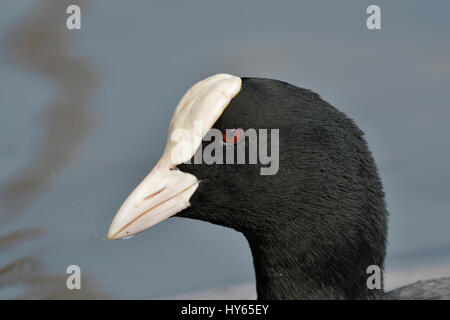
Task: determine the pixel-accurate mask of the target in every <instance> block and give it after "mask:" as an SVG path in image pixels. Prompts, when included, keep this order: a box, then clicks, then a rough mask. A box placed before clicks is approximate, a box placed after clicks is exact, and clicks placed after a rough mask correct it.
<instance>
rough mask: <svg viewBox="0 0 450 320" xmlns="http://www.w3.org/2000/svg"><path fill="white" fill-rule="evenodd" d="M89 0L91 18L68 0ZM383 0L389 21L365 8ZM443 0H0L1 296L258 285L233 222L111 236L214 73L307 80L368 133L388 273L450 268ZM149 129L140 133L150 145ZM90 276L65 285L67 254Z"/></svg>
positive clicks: (401, 277)
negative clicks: (74, 26)
mask: <svg viewBox="0 0 450 320" xmlns="http://www.w3.org/2000/svg"><path fill="white" fill-rule="evenodd" d="M70 4H77V5H79V6H80V7H81V26H82V28H81V30H68V29H67V28H66V19H67V17H68V15H67V14H66V8H67V6H68V5H70ZM370 4H377V5H379V6H380V7H381V25H382V29H381V30H374V31H371V30H368V29H367V28H366V18H367V16H368V15H367V14H366V8H367V6H368V5H370ZM449 11H450V3H449V2H448V1H433V2H424V1H395V2H394V1H359V0H358V1H357V0H354V1H345V2H342V1H340V2H339V3H337V1H334V2H332V1H317V0H314V1H313V0H311V1H260V0H258V1H256V0H255V1H250V0H248V1H220V2H219V1H206V0H204V1H189V2H183V3H181V2H177V3H175V2H168V1H144V0H131V1H118V0H91V1H76V0H72V1H66V0H20V1H14V0H5V1H2V2H1V3H0V97H1V100H0V102H1V104H0V159H1V166H0V298H166V297H169V298H172V297H194V298H200V297H209V298H214V297H239V298H252V297H254V296H255V293H254V292H255V289H254V281H255V279H254V274H253V265H252V258H251V253H250V250H249V247H248V244H247V242H246V241H245V239H244V237H243V236H242V235H241V234H239V233H237V232H234V231H232V230H229V229H225V228H222V227H219V226H215V225H212V224H208V223H204V222H200V221H193V220H187V219H181V218H172V219H169V220H167V221H165V222H163V223H161V224H159V225H157V226H155V227H153V228H152V229H151V230H148V231H146V232H143V233H142V234H140V235H139V236H138V237H135V238H133V239H130V240H127V241H103V240H101V238H102V237H105V236H106V232H107V229H108V227H109V224H110V222H111V220H112V218H113V216H114V214H115V212H116V210H117V209H118V208H119V206H120V204H121V203H122V201H123V200H124V199H125V198H126V196H127V195H128V194H129V193H130V191H132V189H133V188H134V187H135V186H136V185H137V183H138V182H140V181H141V179H142V178H143V177H144V176H145V175H146V174H147V173H148V171H149V170H150V169H151V168H152V167H153V166H154V164H155V163H156V161H157V160H158V159H159V157H160V155H161V153H162V150H163V148H164V145H165V138H166V131H167V127H168V123H169V121H170V118H171V115H172V112H173V110H174V108H175V106H176V104H177V103H178V100H179V99H180V98H181V97H182V95H183V94H184V93H185V91H186V90H187V89H188V88H189V87H190V86H191V85H192V84H194V83H195V82H197V81H199V80H201V79H203V78H205V77H207V76H209V75H212V74H215V73H221V72H225V73H231V74H234V75H238V76H251V77H267V78H274V79H281V80H284V81H287V82H290V83H292V84H294V85H297V86H300V87H304V88H308V89H311V90H313V91H315V92H317V93H319V94H320V95H321V96H322V98H323V99H325V100H326V101H328V102H329V103H331V104H332V105H333V106H335V107H337V108H338V109H340V110H341V111H343V112H345V113H346V114H347V115H348V116H349V117H351V118H353V119H354V120H355V122H356V123H357V124H358V125H359V127H360V128H361V129H362V130H363V131H364V132H365V133H366V139H367V140H368V142H369V146H370V148H371V150H372V152H373V155H374V158H375V160H376V162H377V165H378V167H379V170H380V173H381V177H382V180H383V183H384V187H385V191H386V195H387V204H388V209H389V211H390V222H389V244H388V255H387V259H386V281H385V286H386V288H387V289H390V288H394V287H397V286H400V285H402V284H407V283H410V282H413V281H415V280H418V279H427V278H432V277H438V276H444V275H447V276H450V232H449V229H450V194H449V190H450V170H449V163H450V134H449V133H450V129H449V123H448V122H449V119H450V105H449V98H448V94H449V88H450V41H449V39H450V23H449V19H448V12H449ZM142 146H145V147H144V148H143V147H142ZM71 264H76V265H79V266H80V268H81V272H82V290H81V291H77V290H74V291H68V290H66V288H65V280H66V277H67V275H66V274H65V271H66V268H67V266H68V265H71Z"/></svg>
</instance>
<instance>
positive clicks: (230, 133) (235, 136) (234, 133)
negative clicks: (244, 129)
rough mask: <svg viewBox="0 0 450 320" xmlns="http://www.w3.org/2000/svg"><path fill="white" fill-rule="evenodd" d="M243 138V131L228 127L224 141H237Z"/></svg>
mask: <svg viewBox="0 0 450 320" xmlns="http://www.w3.org/2000/svg"><path fill="white" fill-rule="evenodd" d="M240 138H241V133H240V132H239V131H238V130H236V129H227V130H225V133H224V134H223V142H226V143H236V142H238V141H239V139H240Z"/></svg>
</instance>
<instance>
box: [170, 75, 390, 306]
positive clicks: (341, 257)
mask: <svg viewBox="0 0 450 320" xmlns="http://www.w3.org/2000/svg"><path fill="white" fill-rule="evenodd" d="M214 128H217V129H220V130H222V131H225V129H229V128H241V129H243V130H246V129H248V128H254V129H257V130H258V129H274V128H278V129H279V171H278V173H277V174H275V175H267V176H264V175H260V167H261V165H250V164H246V165H242V164H231V165H230V164H228V165H221V164H212V165H206V164H202V165H198V164H182V165H179V166H178V167H179V169H180V170H182V171H184V172H189V173H192V174H194V175H195V176H196V177H197V178H199V179H203V180H202V183H200V185H199V188H198V189H197V191H196V192H195V193H194V195H193V196H192V198H191V199H190V202H191V207H190V208H188V209H186V210H184V211H182V212H180V213H178V214H177V216H179V217H188V218H193V219H200V220H204V221H208V222H211V223H215V224H219V225H222V226H226V227H229V228H233V229H235V230H237V231H239V232H242V233H243V234H244V236H245V237H246V238H247V240H248V242H249V245H250V248H251V251H252V255H253V260H254V266H255V272H256V280H257V293H258V298H260V299H367V298H381V297H382V293H383V291H382V289H380V290H377V289H375V290H370V289H368V288H367V285H366V280H367V277H368V275H367V273H366V269H367V267H368V266H370V265H377V266H379V267H380V268H381V270H383V265H384V257H385V252H386V233H387V216H388V213H387V210H386V206H385V201H384V194H383V189H382V184H381V182H380V178H379V175H378V173H377V168H376V166H375V163H374V160H373V158H372V155H371V153H370V151H369V150H368V148H367V144H366V142H365V140H364V138H363V132H362V131H361V130H359V129H358V127H357V126H356V125H355V124H354V123H353V121H352V120H350V119H349V118H348V117H346V116H345V115H344V114H343V113H342V112H340V111H338V110H337V109H335V108H334V107H333V106H331V105H330V104H328V103H327V102H325V101H324V100H322V99H321V98H320V97H319V96H318V95H317V94H316V93H314V92H311V91H309V90H306V89H302V88H298V87H295V86H293V85H290V84H288V83H285V82H281V81H276V80H269V79H255V78H243V79H242V89H241V91H240V92H239V94H238V95H237V96H236V97H235V98H234V99H233V100H232V101H231V103H230V105H229V106H228V107H227V108H226V110H225V111H224V113H223V114H222V115H221V117H220V118H219V119H218V121H217V122H216V123H215V125H214ZM269 136H270V135H269ZM203 143H204V144H207V142H203ZM269 146H270V143H269ZM247 147H248V144H247ZM223 152H224V154H225V153H226V148H225V147H224V151H223ZM269 154H270V151H269Z"/></svg>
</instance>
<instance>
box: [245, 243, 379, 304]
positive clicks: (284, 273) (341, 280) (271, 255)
mask: <svg viewBox="0 0 450 320" xmlns="http://www.w3.org/2000/svg"><path fill="white" fill-rule="evenodd" d="M245 237H246V238H247V240H248V242H249V245H250V249H251V251H252V255H253V264H254V267H255V276H256V291H257V294H258V299H260V300H274V299H281V300H289V299H377V298H378V295H380V294H382V291H381V292H372V291H370V290H368V289H367V286H366V280H365V278H364V277H365V274H363V275H362V276H358V275H354V272H352V270H342V269H341V270H339V267H337V268H335V267H334V266H333V265H331V264H332V263H333V262H332V261H329V260H327V257H326V256H321V255H319V254H318V253H317V252H313V251H312V250H308V249H305V248H302V247H301V246H296V244H297V243H298V237H296V240H297V241H295V239H292V240H294V241H289V239H286V237H264V238H261V237H256V236H252V235H245ZM343 265H345V263H341V266H343Z"/></svg>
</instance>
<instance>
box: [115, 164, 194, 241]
mask: <svg viewBox="0 0 450 320" xmlns="http://www.w3.org/2000/svg"><path fill="white" fill-rule="evenodd" d="M164 164H165V163H164V162H163V161H159V162H158V164H157V165H156V166H155V167H154V168H153V170H152V171H151V172H150V174H149V175H148V176H147V177H146V178H145V179H144V180H143V181H142V182H141V183H140V184H139V185H138V186H137V187H136V189H135V190H134V191H133V192H132V193H131V194H130V195H129V196H128V198H127V199H126V200H125V202H124V203H123V204H122V206H121V207H120V209H119V211H118V212H117V214H116V216H115V217H114V219H113V221H112V223H111V226H110V227H109V231H108V239H110V240H112V239H123V238H128V237H131V236H134V235H136V234H137V233H139V232H141V231H143V230H145V229H147V228H149V227H151V226H153V225H155V224H157V223H159V222H161V221H163V220H165V219H167V218H169V217H170V216H173V215H174V214H176V213H177V212H180V211H181V210H183V209H185V208H187V207H189V205H190V203H189V198H190V197H191V196H192V194H193V193H194V192H195V190H196V189H197V187H198V184H199V181H198V180H197V178H196V177H195V176H193V175H192V174H189V173H185V172H181V171H179V170H178V169H172V170H171V169H170V168H169V166H167V165H164Z"/></svg>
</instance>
